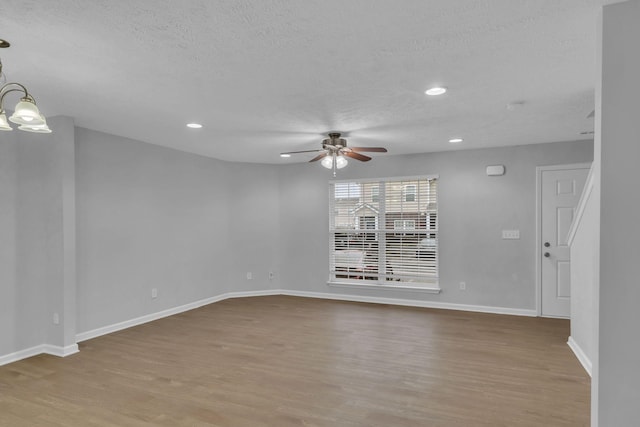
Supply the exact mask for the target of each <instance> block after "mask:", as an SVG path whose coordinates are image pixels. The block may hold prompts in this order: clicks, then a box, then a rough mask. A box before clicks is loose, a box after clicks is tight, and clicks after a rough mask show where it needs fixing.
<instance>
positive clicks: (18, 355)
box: [0, 344, 78, 366]
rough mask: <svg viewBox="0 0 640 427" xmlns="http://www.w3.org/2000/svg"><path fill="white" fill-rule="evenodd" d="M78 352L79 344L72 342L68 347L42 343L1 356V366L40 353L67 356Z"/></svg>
mask: <svg viewBox="0 0 640 427" xmlns="http://www.w3.org/2000/svg"><path fill="white" fill-rule="evenodd" d="M77 352H78V344H72V345H69V346H66V347H60V346H57V345H51V344H40V345H37V346H35V347H31V348H27V349H24V350H20V351H16V352H15V353H10V354H6V355H4V356H0V366H2V365H7V364H9V363H13V362H17V361H19V360H22V359H27V358H29V357H33V356H37V355H39V354H43V353H44V354H50V355H52V356H58V357H66V356H70V355H72V354H75V353H77Z"/></svg>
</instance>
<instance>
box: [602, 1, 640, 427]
mask: <svg viewBox="0 0 640 427" xmlns="http://www.w3.org/2000/svg"><path fill="white" fill-rule="evenodd" d="M638 22H640V1H638V0H633V1H629V2H625V3H620V4H615V5H611V6H606V7H605V8H604V18H603V46H602V105H601V113H602V129H601V150H602V153H601V157H602V164H601V212H600V215H601V216H600V218H601V222H600V231H601V232H600V243H601V245H600V294H599V296H600V301H599V305H600V313H599V342H598V349H599V369H598V378H597V381H595V382H594V387H597V393H598V396H597V400H598V401H597V406H598V414H597V417H598V418H597V422H598V425H600V426H603V427H609V426H631V425H637V424H638V417H639V415H640V410H639V408H638V402H640V369H638V361H640V340H638V332H637V330H638V325H639V324H640V314H638V313H640V311H639V310H638V303H639V302H640V286H638V260H639V259H640V249H639V246H638V243H639V242H640V226H638V218H639V217H640V215H639V212H640V192H639V191H638V186H637V181H638V161H639V160H640V120H638V117H640V108H638V99H640V83H639V82H638V76H640V56H639V55H638V40H640V26H638Z"/></svg>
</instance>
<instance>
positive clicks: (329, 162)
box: [320, 155, 349, 169]
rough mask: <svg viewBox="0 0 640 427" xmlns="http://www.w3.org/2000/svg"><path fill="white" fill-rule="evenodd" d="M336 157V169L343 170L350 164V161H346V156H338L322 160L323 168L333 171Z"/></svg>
mask: <svg viewBox="0 0 640 427" xmlns="http://www.w3.org/2000/svg"><path fill="white" fill-rule="evenodd" d="M334 157H335V159H336V169H342V168H343V167H345V166H347V165H348V164H349V161H348V160H347V159H345V157H344V156H336V155H333V156H327V157H325V158H324V159H322V161H321V162H320V164H321V165H322V167H325V168H327V169H333V159H334Z"/></svg>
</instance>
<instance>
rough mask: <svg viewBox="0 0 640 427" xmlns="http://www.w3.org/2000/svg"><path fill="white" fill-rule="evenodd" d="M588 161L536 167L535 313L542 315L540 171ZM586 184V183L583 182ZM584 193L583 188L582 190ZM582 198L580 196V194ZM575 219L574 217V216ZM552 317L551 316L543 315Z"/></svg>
mask: <svg viewBox="0 0 640 427" xmlns="http://www.w3.org/2000/svg"><path fill="white" fill-rule="evenodd" d="M590 168H591V162H589V163H569V164H563V165H549V166H537V167H536V238H535V240H536V257H535V259H536V261H535V262H536V265H535V271H536V313H537V316H538V317H542V235H541V234H542V173H543V172H545V171H556V170H568V169H587V170H588V169H590ZM585 186H586V183H585ZM583 193H584V190H583ZM581 198H582V196H581ZM576 207H577V206H576ZM574 220H575V218H574ZM545 317H553V316H545ZM563 319H564V317H563Z"/></svg>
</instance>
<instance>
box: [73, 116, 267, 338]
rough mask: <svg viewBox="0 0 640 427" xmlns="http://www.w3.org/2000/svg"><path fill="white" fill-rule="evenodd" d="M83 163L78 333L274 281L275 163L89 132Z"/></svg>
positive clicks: (80, 152)
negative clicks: (251, 161) (245, 161)
mask: <svg viewBox="0 0 640 427" xmlns="http://www.w3.org/2000/svg"><path fill="white" fill-rule="evenodd" d="M76 165H77V178H76V187H77V242H78V265H77V270H78V304H77V306H78V332H80V333H82V332H87V331H91V330H93V329H96V328H99V327H103V326H108V325H112V324H114V323H118V322H122V321H126V320H131V319H134V318H137V317H140V316H143V315H146V314H150V313H155V312H158V311H162V310H165V309H169V308H173V307H177V306H180V305H184V304H187V303H191V302H195V301H199V300H202V299H205V298H209V297H212V296H216V295H220V294H223V293H225V292H228V291H244V290H255V289H265V288H267V287H268V286H269V285H270V283H269V280H268V272H269V271H271V270H274V269H275V268H276V263H277V253H276V252H275V251H273V250H272V247H273V246H275V243H274V242H276V241H277V236H278V221H277V215H278V206H277V202H278V197H277V193H278V187H277V174H276V167H275V166H261V165H246V164H231V163H227V162H223V161H219V160H216V159H211V158H206V157H201V156H197V155H193V154H188V153H183V152H180V151H176V150H171V149H167V148H162V147H158V146H154V145H150V144H145V143H142V142H138V141H132V140H128V139H124V138H120V137H116V136H114V135H108V134H104V133H100V132H95V131H90V130H87V129H81V128H79V129H78V130H77V132H76ZM246 272H252V273H253V275H254V277H255V279H253V280H247V279H246ZM153 288H156V289H157V290H158V297H157V298H156V299H152V298H151V290H152V289H153Z"/></svg>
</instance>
